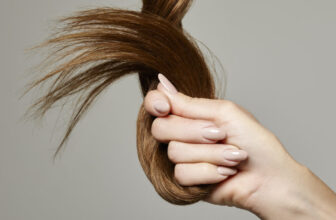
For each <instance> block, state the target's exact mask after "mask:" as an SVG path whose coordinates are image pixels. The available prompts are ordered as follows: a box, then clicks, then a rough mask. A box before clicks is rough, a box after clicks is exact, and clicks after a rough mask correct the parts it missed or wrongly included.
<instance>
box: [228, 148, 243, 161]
mask: <svg viewBox="0 0 336 220" xmlns="http://www.w3.org/2000/svg"><path fill="white" fill-rule="evenodd" d="M246 157H247V153H246V151H243V150H226V151H224V158H225V159H227V160H233V161H241V160H245V159H246Z"/></svg>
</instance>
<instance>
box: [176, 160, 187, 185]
mask: <svg viewBox="0 0 336 220" xmlns="http://www.w3.org/2000/svg"><path fill="white" fill-rule="evenodd" d="M174 178H175V179H176V181H177V182H178V183H179V184H181V185H185V184H187V182H186V167H185V166H184V165H183V164H176V165H175V168H174Z"/></svg>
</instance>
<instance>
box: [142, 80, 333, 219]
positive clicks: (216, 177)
mask: <svg viewBox="0 0 336 220" xmlns="http://www.w3.org/2000/svg"><path fill="white" fill-rule="evenodd" d="M160 81H161V82H160V83H159V84H158V87H157V89H156V90H152V91H150V92H148V94H147V95H146V97H145V99H144V105H145V109H146V111H148V112H149V113H150V114H151V115H154V116H157V117H156V118H155V120H154V121H153V124H152V135H153V136H154V137H155V138H156V139H157V140H158V141H161V142H165V143H168V157H169V159H170V160H171V161H172V162H173V163H175V172H174V175H175V178H176V180H177V182H178V183H179V184H181V185H186V186H190V185H198V184H202V183H210V184H216V186H215V189H214V190H213V191H212V192H211V194H210V195H209V197H208V198H206V199H205V201H206V202H209V203H212V204H216V205H227V206H235V207H238V208H242V209H246V210H249V211H251V212H253V213H254V214H256V215H257V216H259V217H260V218H261V219H272V220H276V219H282V220H283V219H336V194H335V193H334V192H333V191H332V190H331V189H330V188H329V187H328V186H327V185H326V184H325V183H324V182H323V181H322V180H320V179H319V178H318V177H317V176H315V175H314V174H313V173H312V172H311V171H310V170H309V169H308V168H307V167H305V166H304V165H302V164H300V163H298V162H297V161H295V160H294V159H293V158H292V157H291V156H290V155H289V153H288V152H287V151H286V150H285V148H284V147H283V145H282V143H281V142H280V141H279V139H278V138H277V137H276V136H275V135H274V134H273V133H272V132H271V131H269V130H268V129H266V128H265V127H264V126H262V125H261V124H260V123H259V122H258V120H257V119H256V118H255V117H254V116H253V115H252V114H251V113H249V112H248V111H247V110H246V109H244V108H243V107H241V106H239V105H237V104H235V103H234V102H232V101H229V100H221V99H215V100H214V99H204V98H192V97H189V96H186V95H184V94H182V93H180V92H178V91H176V89H175V88H174V87H172V86H173V85H172V84H169V81H168V82H167V81H166V79H162V78H161V80H160ZM158 107H159V108H158ZM158 109H159V110H160V111H158ZM207 127H208V130H207ZM209 127H210V128H217V132H215V133H214V134H212V136H211V138H205V137H204V136H207V135H206V134H208V133H209ZM207 132H208V133H207ZM210 133H211V132H210ZM208 136H209V135H208ZM231 152H238V153H236V154H235V155H236V156H237V155H239V157H238V158H236V159H234V160H232V158H231V159H228V157H227V156H228V155H231V154H230V153H231ZM229 157H230V156H229ZM231 157H232V155H231ZM218 167H223V168H222V170H223V172H222V173H219V172H218V169H217V168H218Z"/></svg>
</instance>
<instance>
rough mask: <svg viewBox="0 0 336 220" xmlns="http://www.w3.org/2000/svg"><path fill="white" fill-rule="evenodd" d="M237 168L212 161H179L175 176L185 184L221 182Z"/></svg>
mask: <svg viewBox="0 0 336 220" xmlns="http://www.w3.org/2000/svg"><path fill="white" fill-rule="evenodd" d="M236 172H237V170H236V169H232V168H228V167H222V166H216V165H213V164H210V163H192V164H189V163H179V164H176V165H175V170H174V177H175V179H176V181H177V182H178V183H179V184H180V185H183V186H192V185H199V184H215V183H219V182H221V181H223V180H225V179H227V178H228V177H229V176H231V175H234V174H236Z"/></svg>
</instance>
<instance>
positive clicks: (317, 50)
mask: <svg viewBox="0 0 336 220" xmlns="http://www.w3.org/2000/svg"><path fill="white" fill-rule="evenodd" d="M93 6H118V7H128V8H131V9H139V8H140V3H139V1H135V0H133V1H125V0H111V1H106V0H97V1H90V0H58V1H51V0H1V3H0V18H1V19H0V25H1V35H0V38H1V41H0V56H1V57H0V58H1V59H0V62H1V81H0V82H1V87H0V97H1V108H0V111H1V114H0V115H1V117H0V120H1V121H0V129H1V132H0V140H1V147H0V219H4V220H7V219H8V220H12V219H13V220H14V219H15V220H19V219H25V220H28V219H31V220H33V219H34V220H36V219H48V220H53V219H230V218H232V219H257V218H256V217H255V216H254V215H252V214H250V213H248V212H247V211H243V210H239V209H236V208H228V207H221V206H214V205H210V204H206V203H198V204H195V205H191V206H186V207H178V206H173V205H171V204H168V203H167V202H165V201H163V200H162V199H161V198H160V197H159V196H158V195H157V194H156V193H155V191H154V189H153V187H152V185H151V184H150V183H149V181H148V180H147V179H146V177H145V175H144V173H143V171H142V169H141V167H140V165H139V162H138V159H137V155H136V146H135V135H136V130H135V121H136V117H137V111H138V108H139V106H140V104H141V102H142V99H141V96H140V90H139V87H138V83H137V78H136V77H135V75H133V76H129V77H127V78H123V79H121V80H120V81H118V82H117V83H115V84H113V85H112V86H111V87H110V88H109V89H108V90H107V91H106V92H105V94H104V95H102V96H101V97H100V99H99V100H98V102H97V103H96V104H95V105H94V106H93V108H92V109H91V110H90V111H89V112H88V114H87V115H86V116H85V117H84V118H83V120H82V121H81V122H80V123H79V125H78V126H77V127H76V129H75V130H74V132H73V134H72V136H71V139H70V141H69V142H68V145H67V148H66V150H65V151H64V152H63V153H62V155H61V157H60V158H59V159H58V160H57V161H56V162H55V163H53V162H52V154H53V152H54V150H55V148H56V146H57V144H58V141H59V140H60V137H61V135H62V134H63V129H64V122H65V120H66V117H62V116H61V117H60V119H59V120H58V121H57V117H58V112H59V110H60V109H59V108H56V109H53V110H52V111H50V112H49V113H48V114H47V117H46V118H45V119H44V120H43V121H42V123H38V122H33V123H32V122H28V123H23V122H22V121H20V120H19V118H20V116H21V115H22V113H23V112H24V110H25V109H26V107H27V106H28V104H29V103H31V101H32V98H33V97H36V96H35V95H37V93H36V92H35V93H32V94H30V95H28V96H26V97H25V98H24V99H22V100H18V97H19V95H20V94H21V92H22V89H21V88H22V87H23V85H24V84H25V83H26V82H27V72H28V70H29V68H30V67H31V66H32V65H33V64H36V63H37V62H38V61H39V60H41V57H38V56H37V57H36V56H35V57H34V56H27V55H26V54H24V53H23V50H24V49H25V48H28V47H30V46H33V45H35V44H37V43H39V42H40V41H42V40H43V39H45V38H46V37H47V36H48V35H49V33H50V31H51V30H50V24H51V21H52V20H53V19H55V18H57V17H58V16H61V15H67V14H68V13H70V12H72V11H75V10H78V9H84V8H87V7H93ZM335 9H336V2H335V1H334V0H329V1H328V0H318V1H317V0H315V1H309V0H295V1H293V0H282V1H275V0H273V1H272V0H271V1H270V0H254V1H248V0H245V1H237V0H235V1H219V0H217V1H200V0H198V1H196V2H195V4H194V5H193V7H192V8H191V10H190V11H189V13H188V14H187V15H186V17H185V20H184V27H185V28H186V29H187V30H188V31H189V32H190V33H191V34H192V35H193V36H194V37H195V38H197V39H198V40H200V41H202V42H203V43H204V44H206V45H207V46H208V47H209V48H210V49H211V50H212V51H213V52H214V53H215V54H216V55H217V56H218V58H219V59H220V60H221V62H222V64H223V65H224V68H225V71H226V74H227V76H228V86H227V90H226V91H227V93H226V98H228V99H231V100H234V101H235V102H237V103H239V104H241V105H243V106H244V107H246V108H247V109H248V110H250V111H251V112H252V113H253V114H255V115H256V117H257V118H258V119H259V120H260V121H261V122H262V123H263V124H264V125H265V126H266V127H268V128H269V129H271V130H272V131H273V132H275V133H276V135H277V136H278V137H279V138H280V139H281V141H282V142H283V143H284V145H285V146H286V148H287V149H288V151H289V152H290V153H291V154H292V155H293V156H294V157H295V158H296V159H297V160H298V161H300V162H301V163H304V164H305V165H306V166H308V167H309V168H310V169H311V170H313V171H314V172H315V173H316V174H317V175H318V176H320V177H321V178H322V179H323V180H324V181H325V182H326V183H327V184H328V185H329V186H330V187H331V188H332V189H333V190H336V175H335V173H334V172H335V171H334V169H335V165H336V162H335V154H336V150H335V149H336V148H335V142H334V140H335V139H334V138H335V124H336V117H335V112H336V104H335V94H336V87H335V80H336V77H335V71H336V67H335V51H336V43H335V39H336V31H335V25H336V13H335ZM67 114H68V112H63V116H66V115H67ZM55 124H56V126H55Z"/></svg>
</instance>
